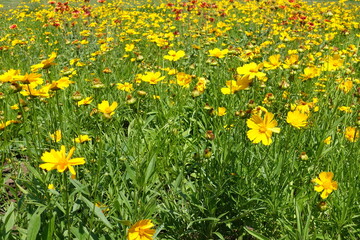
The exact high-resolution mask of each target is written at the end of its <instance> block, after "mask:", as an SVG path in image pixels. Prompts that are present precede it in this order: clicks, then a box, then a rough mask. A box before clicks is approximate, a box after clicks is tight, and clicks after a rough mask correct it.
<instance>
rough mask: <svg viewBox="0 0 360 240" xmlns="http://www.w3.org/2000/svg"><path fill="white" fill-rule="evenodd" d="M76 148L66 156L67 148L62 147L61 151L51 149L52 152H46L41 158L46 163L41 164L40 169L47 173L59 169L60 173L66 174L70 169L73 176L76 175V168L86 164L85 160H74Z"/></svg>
mask: <svg viewBox="0 0 360 240" xmlns="http://www.w3.org/2000/svg"><path fill="white" fill-rule="evenodd" d="M74 151H75V147H72V148H71V149H70V151H69V153H68V154H67V155H66V149H65V146H64V145H62V146H61V148H60V151H56V150H54V149H51V150H50V152H44V153H43V155H42V156H41V160H43V161H44V162H45V163H43V164H40V166H39V167H40V168H42V169H45V170H47V171H51V170H54V169H57V170H58V171H59V172H64V171H65V170H67V169H69V171H70V173H71V174H72V175H76V172H75V169H74V166H76V165H82V164H85V159H84V158H73V159H71V157H72V155H73V154H74Z"/></svg>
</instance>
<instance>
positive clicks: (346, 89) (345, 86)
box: [338, 80, 354, 93]
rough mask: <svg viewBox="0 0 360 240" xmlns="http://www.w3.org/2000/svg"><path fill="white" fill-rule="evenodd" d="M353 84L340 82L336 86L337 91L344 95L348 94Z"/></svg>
mask: <svg viewBox="0 0 360 240" xmlns="http://www.w3.org/2000/svg"><path fill="white" fill-rule="evenodd" d="M353 86H354V84H353V82H352V81H351V80H348V81H340V83H339V85H338V89H340V90H341V91H343V92H344V93H348V92H350V90H351V89H352V88H353Z"/></svg>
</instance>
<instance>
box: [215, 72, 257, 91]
mask: <svg viewBox="0 0 360 240" xmlns="http://www.w3.org/2000/svg"><path fill="white" fill-rule="evenodd" d="M251 82H252V80H251V79H250V78H249V75H245V76H242V77H240V76H238V77H237V81H234V80H230V81H226V88H221V92H222V94H234V93H236V92H238V91H239V90H243V89H246V88H248V87H249V85H250V83H251Z"/></svg>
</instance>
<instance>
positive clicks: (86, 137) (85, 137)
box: [74, 135, 91, 143]
mask: <svg viewBox="0 0 360 240" xmlns="http://www.w3.org/2000/svg"><path fill="white" fill-rule="evenodd" d="M74 141H75V142H76V143H84V142H89V141H91V137H89V135H79V136H78V137H77V138H75V139H74Z"/></svg>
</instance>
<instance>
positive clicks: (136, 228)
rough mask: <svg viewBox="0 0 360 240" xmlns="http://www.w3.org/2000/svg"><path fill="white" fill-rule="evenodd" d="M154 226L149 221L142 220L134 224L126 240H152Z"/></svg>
mask: <svg viewBox="0 0 360 240" xmlns="http://www.w3.org/2000/svg"><path fill="white" fill-rule="evenodd" d="M154 226H155V225H154V224H153V223H152V222H151V220H150V219H144V220H140V221H138V222H136V223H135V224H134V225H132V226H131V228H130V229H129V231H128V236H127V239H128V240H152V239H153V236H154V234H155V229H152V228H153V227H154Z"/></svg>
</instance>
